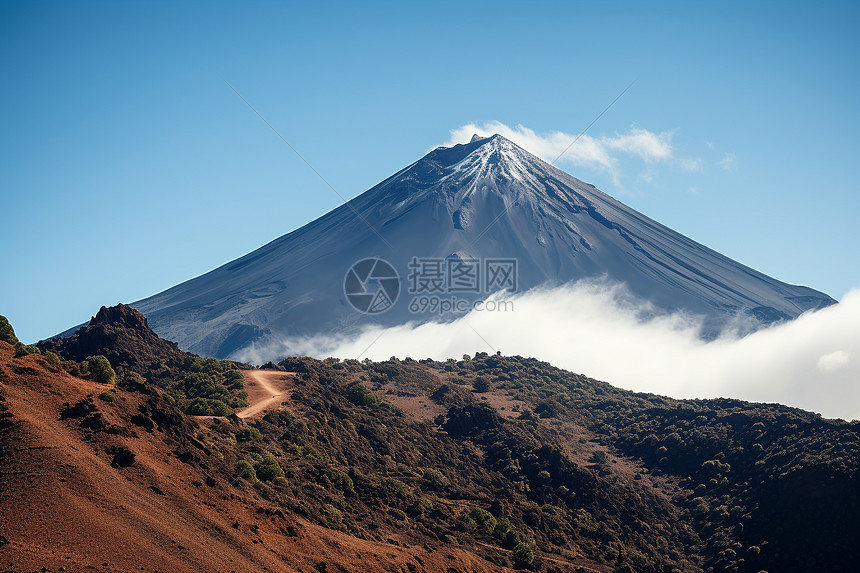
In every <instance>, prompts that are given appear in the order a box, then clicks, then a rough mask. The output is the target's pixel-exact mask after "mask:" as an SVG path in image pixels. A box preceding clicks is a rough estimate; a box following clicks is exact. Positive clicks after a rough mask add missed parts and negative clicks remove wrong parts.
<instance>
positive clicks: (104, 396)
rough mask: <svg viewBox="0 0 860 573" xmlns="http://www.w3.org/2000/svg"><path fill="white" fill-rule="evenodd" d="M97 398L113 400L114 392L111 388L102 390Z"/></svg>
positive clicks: (107, 400)
mask: <svg viewBox="0 0 860 573" xmlns="http://www.w3.org/2000/svg"><path fill="white" fill-rule="evenodd" d="M99 400H103V401H105V402H115V401H116V393H115V392H114V391H113V390H105V391H104V392H102V393H101V394H99Z"/></svg>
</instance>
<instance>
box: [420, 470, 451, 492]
mask: <svg viewBox="0 0 860 573" xmlns="http://www.w3.org/2000/svg"><path fill="white" fill-rule="evenodd" d="M423 471H424V481H425V482H426V483H429V484H432V485H434V486H437V487H445V486H446V485H448V484H449V483H450V481H449V480H448V478H447V477H445V474H443V473H442V472H440V471H439V470H437V469H434V468H424V470H423Z"/></svg>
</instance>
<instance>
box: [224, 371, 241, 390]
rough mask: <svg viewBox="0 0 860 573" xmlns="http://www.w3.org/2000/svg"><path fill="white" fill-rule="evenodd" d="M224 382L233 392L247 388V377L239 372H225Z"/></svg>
mask: <svg viewBox="0 0 860 573" xmlns="http://www.w3.org/2000/svg"><path fill="white" fill-rule="evenodd" d="M224 380H225V382H226V383H227V385H228V386H229V387H230V388H232V389H233V390H242V389H243V388H244V387H245V376H244V375H243V374H242V373H241V372H239V371H238V370H228V371H227V372H225V373H224Z"/></svg>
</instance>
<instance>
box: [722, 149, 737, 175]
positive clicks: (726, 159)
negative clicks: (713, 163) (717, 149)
mask: <svg viewBox="0 0 860 573" xmlns="http://www.w3.org/2000/svg"><path fill="white" fill-rule="evenodd" d="M737 166H738V156H737V155H735V153H734V152H733V151H732V152H730V153H726V154H725V155H723V158H722V159H720V167H722V168H723V169H724V170H726V171H729V172H731V171H734V170H735V169H737Z"/></svg>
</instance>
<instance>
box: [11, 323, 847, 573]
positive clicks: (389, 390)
mask: <svg viewBox="0 0 860 573" xmlns="http://www.w3.org/2000/svg"><path fill="white" fill-rule="evenodd" d="M101 314H102V320H103V321H105V322H102V324H103V325H104V326H105V327H108V326H110V328H106V330H116V329H119V328H120V327H121V326H123V325H122V324H121V323H122V322H126V323H127V322H128V321H126V320H125V319H126V318H128V319H134V318H135V315H134V314H133V313H130V312H128V311H127V309H124V308H119V309H107V311H106V312H104V313H101ZM110 321H112V322H110ZM118 322H119V323H118ZM125 326H129V324H125ZM131 327H132V328H133V330H135V331H136V332H137V333H138V334H141V335H142V337H144V338H152V337H149V336H146V335H145V334H143V332H141V329H142V328H143V327H142V326H141V321H139V320H131ZM96 333H97V331H96ZM155 348H156V346H155V345H151V346H149V347H145V348H144V350H145V352H144V353H143V354H144V356H142V357H141V358H147V357H152V356H155V357H156V358H159V357H158V356H156V354H157V353H152V352H150V350H153V349H155ZM103 349H104V351H105V352H106V353H108V354H114V353H115V351H116V350H117V349H112V348H110V347H104V348H103ZM167 359H169V356H164V357H161V359H159V360H158V362H159V363H162V362H164V361H166V360H167ZM209 361H210V362H217V361H215V360H214V359H209ZM133 362H134V363H135V364H141V363H144V362H146V360H134V361H133ZM130 363H131V362H130ZM78 366H79V365H78V364H77V363H76V362H73V361H60V360H59V359H58V358H57V357H56V356H55V355H52V354H49V353H47V352H46V353H45V355H44V356H42V355H39V354H38V353H29V351H21V350H20V349H18V350H16V349H15V347H13V346H12V345H10V344H8V343H6V342H2V341H0V475H2V476H3V479H2V480H0V558H2V559H3V563H4V567H5V570H9V571H32V570H37V569H40V568H41V567H45V568H46V570H56V569H58V568H59V566H61V565H62V566H63V567H65V568H67V569H69V570H73V571H76V570H79V569H81V570H83V569H88V570H102V571H130V570H141V569H146V570H170V571H199V570H236V571H258V570H270V571H305V572H312V571H352V570H356V569H360V570H363V571H368V572H374V571H410V572H415V573H418V572H421V571H434V572H435V571H447V572H448V573H461V572H463V571H475V572H481V571H509V570H510V568H511V567H519V568H522V567H527V568H528V569H529V570H532V571H541V572H546V573H550V572H552V573H561V572H564V573H582V571H583V570H584V571H591V572H599V573H608V572H610V571H617V572H619V573H633V572H636V573H667V572H670V571H673V572H681V573H698V572H704V571H711V572H713V573H718V572H726V573H729V572H736V573H740V572H744V573H745V572H750V573H756V572H760V571H783V572H794V571H810V570H821V571H828V572H833V573H837V572H842V571H844V572H848V571H854V570H855V569H856V563H857V559H858V550H860V549H858V548H860V537H858V536H860V521H858V520H860V512H858V506H859V505H858V504H860V439H858V430H860V424H858V423H857V422H851V423H849V422H844V421H841V420H825V419H822V418H821V417H820V416H817V415H815V414H813V413H810V412H804V411H802V410H797V409H794V408H788V407H785V406H780V405H778V404H754V403H748V402H742V401H738V400H728V399H718V400H673V399H669V398H665V397H661V396H656V395H652V394H638V393H633V392H629V391H626V390H620V389H617V388H614V387H612V386H610V385H609V384H607V383H605V382H600V381H597V380H593V379H590V378H587V377H585V376H582V375H579V374H574V373H571V372H567V371H564V370H560V369H557V368H554V367H552V366H551V365H549V364H547V363H545V362H540V361H538V360H535V359H531V358H523V357H519V356H502V355H500V354H497V355H493V356H490V355H488V354H486V353H478V354H476V355H475V356H474V357H471V356H464V357H463V359H462V360H453V359H451V360H447V361H445V362H436V361H432V360H422V361H415V360H410V359H406V360H402V361H400V360H397V359H391V360H388V361H384V362H376V363H374V362H371V361H364V362H359V361H357V360H345V361H340V360H337V359H327V360H323V361H320V360H314V359H309V358H290V359H286V360H284V361H282V362H280V363H279V364H278V365H270V368H269V370H268V371H267V373H266V374H265V376H264V377H265V378H267V379H270V380H276V379H282V378H285V379H288V382H287V384H285V386H284V387H281V388H282V389H283V391H284V394H283V395H281V396H279V398H278V399H277V400H275V401H274V402H272V403H269V404H266V405H265V407H264V409H263V411H261V412H257V413H254V414H253V415H252V416H250V417H248V418H245V419H243V418H242V417H241V414H240V416H234V415H229V416H227V417H219V416H187V415H185V414H183V413H182V412H181V411H179V410H178V409H177V408H176V406H175V405H173V404H172V400H171V398H170V396H169V395H166V394H165V393H164V391H163V390H162V389H161V388H159V387H158V386H156V385H155V384H152V383H151V381H147V380H142V379H141V377H140V376H139V375H134V376H130V377H125V376H122V377H120V379H119V383H118V384H117V385H116V386H111V385H105V384H99V383H96V382H93V381H90V380H85V379H81V378H80V377H78V376H72V375H70V374H69V372H75V371H77V370H78ZM287 373H291V374H287ZM250 374H251V373H249V375H250ZM254 374H257V373H254ZM249 377H250V376H249ZM264 389H265V388H264ZM269 391H270V392H272V390H271V389H269ZM257 398H261V399H265V398H267V395H260V396H258V397H257Z"/></svg>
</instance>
